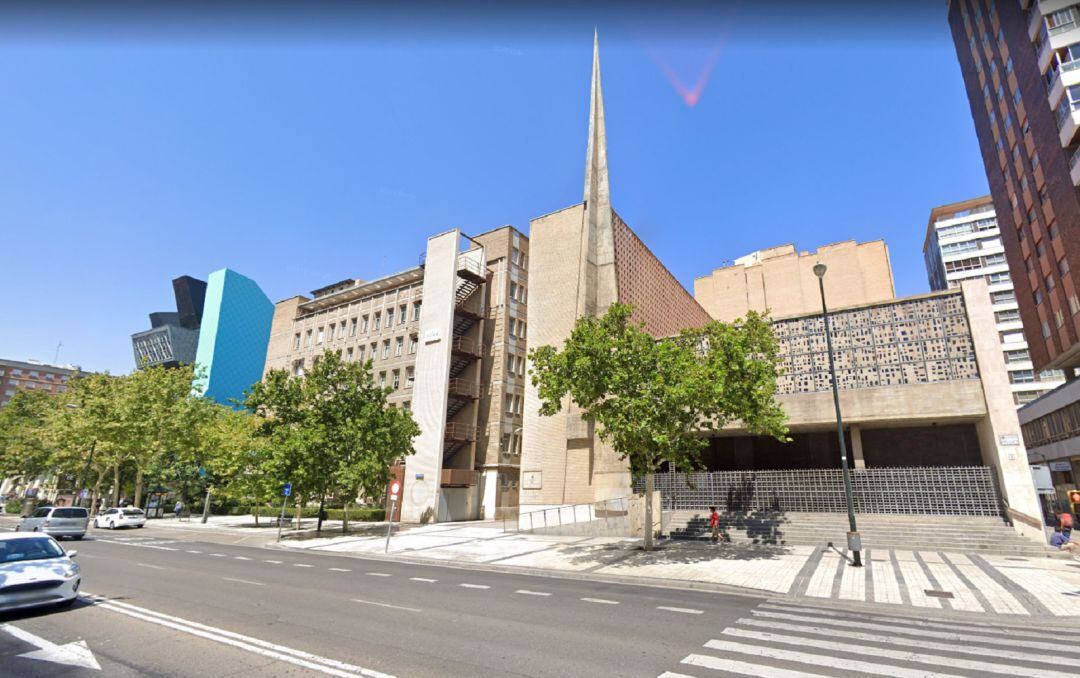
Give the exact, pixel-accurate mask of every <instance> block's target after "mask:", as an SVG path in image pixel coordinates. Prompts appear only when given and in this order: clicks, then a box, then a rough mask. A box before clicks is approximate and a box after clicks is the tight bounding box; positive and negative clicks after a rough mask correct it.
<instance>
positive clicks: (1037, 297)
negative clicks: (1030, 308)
mask: <svg viewBox="0 0 1080 678" xmlns="http://www.w3.org/2000/svg"><path fill="white" fill-rule="evenodd" d="M1032 296H1033V297H1035V305H1036V306H1038V305H1039V304H1041V303H1042V299H1043V297H1042V290H1035V293H1034V294H1033V295H1032Z"/></svg>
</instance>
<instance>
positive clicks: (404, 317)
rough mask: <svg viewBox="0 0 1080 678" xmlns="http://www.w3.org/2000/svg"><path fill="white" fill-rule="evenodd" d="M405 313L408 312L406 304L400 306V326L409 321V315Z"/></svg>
mask: <svg viewBox="0 0 1080 678" xmlns="http://www.w3.org/2000/svg"><path fill="white" fill-rule="evenodd" d="M405 311H406V306H405V304H402V305H401V306H398V324H399V325H404V324H405V321H406V320H408V319H409V318H408V314H406V312H405Z"/></svg>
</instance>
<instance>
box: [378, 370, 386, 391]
mask: <svg viewBox="0 0 1080 678" xmlns="http://www.w3.org/2000/svg"><path fill="white" fill-rule="evenodd" d="M379 388H386V372H379Z"/></svg>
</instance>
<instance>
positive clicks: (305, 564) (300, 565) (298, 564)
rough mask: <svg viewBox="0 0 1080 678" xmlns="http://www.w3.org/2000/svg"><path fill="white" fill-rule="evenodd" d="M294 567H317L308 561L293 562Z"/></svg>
mask: <svg viewBox="0 0 1080 678" xmlns="http://www.w3.org/2000/svg"><path fill="white" fill-rule="evenodd" d="M293 567H315V566H314V565H308V564H307V563H293Z"/></svg>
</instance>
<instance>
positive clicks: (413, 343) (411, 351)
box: [409, 334, 417, 355]
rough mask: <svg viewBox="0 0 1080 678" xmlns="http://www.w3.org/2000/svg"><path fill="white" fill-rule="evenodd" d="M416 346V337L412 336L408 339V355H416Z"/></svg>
mask: <svg viewBox="0 0 1080 678" xmlns="http://www.w3.org/2000/svg"><path fill="white" fill-rule="evenodd" d="M416 344H417V341H416V335H415V334H414V335H412V336H410V337H409V355H412V354H414V353H416Z"/></svg>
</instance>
